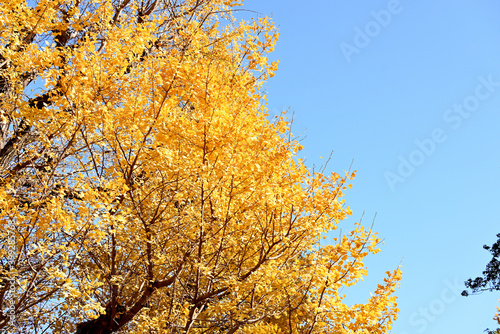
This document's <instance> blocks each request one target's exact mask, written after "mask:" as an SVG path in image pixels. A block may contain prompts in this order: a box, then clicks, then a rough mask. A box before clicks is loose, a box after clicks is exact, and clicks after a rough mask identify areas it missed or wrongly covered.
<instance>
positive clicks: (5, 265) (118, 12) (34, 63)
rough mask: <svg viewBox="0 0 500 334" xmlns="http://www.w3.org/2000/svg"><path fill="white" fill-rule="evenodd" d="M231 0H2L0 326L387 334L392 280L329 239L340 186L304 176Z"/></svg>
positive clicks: (363, 240)
mask: <svg viewBox="0 0 500 334" xmlns="http://www.w3.org/2000/svg"><path fill="white" fill-rule="evenodd" d="M240 5H241V1H235V0H232V1H227V0H225V1H223V0H141V1H137V0H36V1H35V0H29V1H24V0H5V1H2V2H1V3H0V24H1V29H0V116H1V118H0V175H1V181H0V219H1V220H0V224H1V228H0V238H1V240H2V245H1V247H0V251H1V257H0V258H1V261H2V263H1V265H2V268H1V271H0V282H1V285H0V307H1V309H0V329H1V331H2V332H6V333H18V332H20V330H21V329H23V328H24V329H28V331H29V332H33V333H42V332H44V331H48V332H50V333H80V334H84V333H114V332H116V333H130V334H132V333H241V334H243V333H387V332H388V331H389V330H390V328H391V324H392V322H393V320H394V319H395V318H396V315H397V311H398V310H397V304H396V301H395V297H394V296H393V292H394V290H395V289H396V287H397V284H398V282H399V280H400V277H401V272H400V271H399V269H397V270H395V271H394V272H387V278H386V279H385V281H384V283H383V284H381V285H379V286H378V287H377V289H376V290H375V292H374V294H373V295H372V296H371V297H370V298H369V299H368V300H367V301H366V303H364V304H356V305H353V306H349V305H347V304H346V303H344V302H343V300H344V295H343V294H342V289H343V288H344V287H347V286H351V285H353V284H355V283H357V282H359V280H360V279H362V278H363V277H364V276H365V275H366V268H365V267H364V264H363V259H364V257H365V256H367V255H368V254H369V253H376V252H377V251H378V249H377V245H378V244H379V242H380V240H379V239H378V238H377V237H376V235H375V234H373V233H372V232H371V230H367V229H364V228H363V227H362V226H361V225H359V224H357V225H356V227H355V229H354V230H353V231H352V232H351V233H348V234H346V235H345V236H343V237H340V238H338V239H334V240H333V241H331V243H330V244H328V245H323V244H320V240H321V239H322V237H323V236H325V234H326V233H327V232H329V231H331V230H333V229H336V228H337V226H338V225H339V224H340V222H341V221H342V220H343V219H344V218H345V217H346V216H347V215H349V214H350V210H349V208H347V207H345V204H344V201H343V200H342V196H343V191H344V190H345V188H346V185H347V184H348V182H349V180H350V179H351V178H352V177H353V176H354V174H353V173H346V174H345V176H340V175H339V174H336V173H332V174H331V175H323V174H322V173H318V172H313V171H311V170H309V169H308V168H307V167H306V166H305V164H304V162H303V161H302V160H301V159H299V158H298V156H297V153H298V152H299V151H300V150H301V148H302V147H301V145H300V144H299V143H298V142H297V141H296V140H294V139H292V137H291V135H290V130H289V123H288V122H287V120H286V118H285V115H282V116H280V117H277V118H276V119H274V120H270V118H269V116H268V114H267V110H266V104H265V96H264V95H263V90H262V87H263V83H264V82H265V80H266V79H267V78H269V77H272V76H273V75H274V72H275V70H276V69H277V63H276V62H269V60H268V58H267V56H266V55H267V54H268V53H269V52H271V51H272V50H273V48H274V45H275V43H276V40H277V37H278V33H277V31H276V29H275V28H274V27H273V25H272V23H271V22H270V20H269V19H267V18H260V19H256V20H252V21H247V22H238V21H237V20H236V19H235V17H234V11H235V10H236V9H237V6H240Z"/></svg>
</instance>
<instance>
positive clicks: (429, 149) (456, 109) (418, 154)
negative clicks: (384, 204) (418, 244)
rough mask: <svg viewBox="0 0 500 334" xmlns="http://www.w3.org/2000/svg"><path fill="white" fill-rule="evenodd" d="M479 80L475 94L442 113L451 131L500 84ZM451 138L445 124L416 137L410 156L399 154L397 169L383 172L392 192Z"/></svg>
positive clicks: (487, 79) (485, 79) (491, 77)
mask: <svg viewBox="0 0 500 334" xmlns="http://www.w3.org/2000/svg"><path fill="white" fill-rule="evenodd" d="M478 81H479V83H478V84H477V85H476V88H475V89H474V93H472V94H470V95H467V96H466V97H465V98H464V99H463V101H462V103H456V104H454V105H453V106H452V107H451V108H449V109H447V110H445V112H444V113H443V121H444V122H445V123H446V124H448V125H449V126H450V127H451V129H452V130H457V129H458V128H459V127H460V126H461V125H462V122H463V120H464V119H467V118H469V117H470V116H471V115H472V113H473V112H474V111H476V110H477V109H478V108H479V107H480V105H481V101H485V100H487V99H488V98H490V97H491V95H492V94H493V93H494V92H495V91H496V90H497V88H498V87H500V81H494V80H493V75H492V74H489V75H488V76H487V77H484V76H479V77H478ZM447 139H448V135H447V134H446V130H445V129H443V128H442V127H438V128H434V129H433V130H432V131H431V133H430V136H428V137H427V138H424V139H421V140H420V139H416V140H415V141H414V144H415V146H416V148H415V149H414V150H412V151H411V152H410V153H409V154H408V155H406V156H402V155H400V156H399V157H398V167H397V169H396V170H395V171H390V170H388V171H386V172H385V173H384V177H385V180H386V182H387V184H388V185H389V188H390V189H391V191H393V192H394V191H395V190H396V186H397V185H398V184H400V183H403V182H405V180H406V179H407V178H409V177H410V176H411V175H413V173H414V172H415V170H416V168H417V167H418V166H421V165H422V164H423V163H424V162H425V161H426V160H427V158H429V157H430V156H431V155H432V154H434V152H435V151H436V148H437V147H438V145H439V144H442V143H444V142H445V141H446V140H447Z"/></svg>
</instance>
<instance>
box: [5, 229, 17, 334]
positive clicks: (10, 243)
mask: <svg viewBox="0 0 500 334" xmlns="http://www.w3.org/2000/svg"><path fill="white" fill-rule="evenodd" d="M6 232H7V242H6V246H7V249H6V250H7V264H6V266H4V268H5V269H6V271H8V273H6V277H5V278H4V279H3V280H4V282H3V284H8V289H6V291H5V292H6V295H10V296H13V295H14V294H15V284H16V280H15V278H14V277H12V272H13V268H14V263H15V254H16V252H17V244H16V231H15V229H14V228H13V227H12V226H11V225H10V224H8V225H7V228H6ZM3 286H5V285H3ZM6 306H7V309H8V311H7V312H5V314H6V315H7V317H8V318H9V324H10V325H11V326H13V327H14V328H16V329H17V330H19V329H20V328H19V325H18V323H17V319H16V314H15V306H16V304H15V300H14V298H8V299H7V305H6Z"/></svg>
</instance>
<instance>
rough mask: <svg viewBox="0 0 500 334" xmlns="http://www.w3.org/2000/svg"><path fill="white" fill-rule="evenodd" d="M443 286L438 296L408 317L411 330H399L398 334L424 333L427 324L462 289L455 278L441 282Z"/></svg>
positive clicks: (435, 318)
mask: <svg viewBox="0 0 500 334" xmlns="http://www.w3.org/2000/svg"><path fill="white" fill-rule="evenodd" d="M443 285H444V288H443V289H442V290H441V292H440V293H439V296H438V297H436V298H433V299H432V300H431V301H429V302H428V303H427V304H426V305H425V306H421V307H419V308H418V310H416V311H414V312H413V313H412V314H410V316H409V317H408V324H409V325H410V326H411V327H412V331H411V332H407V331H406V332H399V333H398V334H414V333H424V332H425V331H426V330H427V328H428V327H429V325H430V324H431V323H432V322H434V321H436V320H437V319H438V316H440V315H441V314H443V313H444V312H445V311H446V307H447V305H449V304H451V303H453V302H454V301H455V300H457V298H459V297H460V293H461V291H462V290H463V283H461V282H459V281H458V279H457V278H455V279H454V280H453V282H450V281H448V280H445V281H444V282H443Z"/></svg>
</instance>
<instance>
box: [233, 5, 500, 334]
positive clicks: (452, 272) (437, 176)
mask: <svg viewBox="0 0 500 334" xmlns="http://www.w3.org/2000/svg"><path fill="white" fill-rule="evenodd" d="M244 7H245V8H246V9H249V10H254V11H256V12H258V13H260V14H258V15H271V16H272V17H273V21H274V23H275V24H276V25H277V26H278V27H279V31H280V33H281V36H280V41H279V42H278V45H277V47H276V51H275V53H274V54H273V56H272V58H274V59H279V60H280V67H279V70H278V72H277V74H276V77H274V78H273V79H271V80H270V81H269V82H268V84H267V86H266V88H267V92H268V96H269V107H270V109H271V112H272V113H274V114H277V113H279V112H281V111H282V110H286V109H288V108H289V109H290V111H293V112H295V121H294V131H293V132H294V134H296V135H298V134H300V133H302V132H303V131H305V135H306V136H307V137H306V138H305V139H304V140H303V142H302V143H303V144H304V145H305V149H304V151H303V154H304V155H306V156H307V161H308V164H309V165H312V164H316V165H321V164H322V162H323V161H324V159H323V160H322V159H320V156H328V155H329V153H330V151H331V150H333V151H334V155H333V160H332V162H331V164H330V166H329V170H332V171H338V172H342V171H343V170H346V169H348V168H349V165H350V164H351V160H353V159H354V164H353V169H356V170H357V171H358V174H357V177H356V179H355V180H354V182H353V188H352V189H351V190H350V191H349V192H348V193H347V196H346V201H347V203H348V205H349V206H350V207H351V209H352V210H353V212H354V213H353V217H352V218H351V219H350V222H353V221H356V220H359V219H360V218H361V215H362V214H363V211H365V215H364V220H363V221H364V223H365V224H366V225H370V224H371V221H372V219H373V217H374V215H375V214H377V217H376V220H375V228H374V229H375V230H376V231H378V232H379V234H380V236H381V237H382V238H384V239H385V245H384V246H382V252H381V253H379V254H377V255H375V256H372V257H371V258H370V259H369V260H368V261H367V265H368V270H369V276H368V278H367V279H366V280H365V281H364V282H362V284H360V285H359V286H357V287H356V288H355V289H352V290H349V291H346V293H348V294H351V295H350V300H352V301H355V302H358V301H359V302H361V301H363V300H364V299H365V298H368V293H369V291H372V290H374V289H375V287H376V284H377V283H378V282H380V281H381V280H382V278H383V273H384V271H385V270H390V269H394V268H396V267H397V266H398V264H399V263H400V261H401V260H403V266H404V268H403V274H404V277H403V281H402V285H401V289H400V290H399V291H398V292H397V294H398V296H399V306H400V309H401V313H400V317H399V319H398V321H397V322H396V324H395V326H394V328H393V332H394V333H396V334H415V333H426V334H431V333H436V334H437V333H467V334H470V333H482V332H483V330H484V329H485V328H487V327H489V328H496V327H495V322H494V321H493V320H492V317H493V315H494V313H495V308H496V306H497V305H500V303H499V302H498V299H499V298H500V294H499V293H483V294H482V295H479V296H470V297H467V298H465V297H461V296H459V294H460V292H461V291H462V290H463V288H464V286H463V281H464V280H466V279H467V278H469V277H476V276H478V275H480V274H481V272H482V270H484V268H485V265H486V263H487V262H488V261H489V259H490V257H489V254H488V253H487V252H486V251H484V250H483V249H482V245H483V244H490V245H491V244H492V243H493V242H494V241H495V240H496V237H495V235H496V234H497V233H500V210H499V208H500V205H499V201H500V145H499V144H500V131H499V130H500V112H499V111H500V3H499V2H497V1H493V0H484V1H477V0H453V1H452V0H446V1H444V0H433V1H431V0H427V1H426V0H413V1H411V0H400V1H387V0H384V1H379V0H374V1H337V0H335V1H332V0H330V1H328V0H321V1H314V0H312V1H309V2H305V1H297V0H288V1H284V0H246V1H245V5H244ZM388 13H389V14H390V17H389V15H388ZM255 15H257V14H255V13H246V14H241V16H242V17H247V18H249V17H251V16H255ZM348 223H349V222H348ZM346 226H348V224H346Z"/></svg>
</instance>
